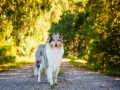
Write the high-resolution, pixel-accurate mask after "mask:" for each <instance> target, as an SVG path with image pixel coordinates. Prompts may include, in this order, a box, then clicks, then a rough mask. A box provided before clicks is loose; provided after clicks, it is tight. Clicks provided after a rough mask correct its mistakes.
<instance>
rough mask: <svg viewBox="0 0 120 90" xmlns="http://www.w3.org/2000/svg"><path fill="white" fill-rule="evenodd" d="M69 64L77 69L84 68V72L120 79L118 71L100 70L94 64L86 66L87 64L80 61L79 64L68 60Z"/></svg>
mask: <svg viewBox="0 0 120 90" xmlns="http://www.w3.org/2000/svg"><path fill="white" fill-rule="evenodd" d="M69 62H70V63H71V64H73V65H75V66H76V67H79V68H84V69H86V70H92V71H95V72H100V73H104V74H107V75H109V76H118V77H120V69H109V70H108V69H104V68H100V67H99V66H95V65H94V64H88V63H87V62H86V63H85V62H81V60H80V62H79V60H70V61H69Z"/></svg>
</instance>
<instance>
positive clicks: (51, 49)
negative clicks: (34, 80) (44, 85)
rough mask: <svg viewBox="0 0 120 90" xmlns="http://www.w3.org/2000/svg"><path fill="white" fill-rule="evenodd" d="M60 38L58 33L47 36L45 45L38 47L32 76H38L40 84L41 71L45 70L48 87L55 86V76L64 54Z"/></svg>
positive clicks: (60, 35)
mask: <svg viewBox="0 0 120 90" xmlns="http://www.w3.org/2000/svg"><path fill="white" fill-rule="evenodd" d="M62 38H63V36H62V34H60V33H57V34H49V39H48V41H47V43H46V44H41V45H39V46H38V48H37V51H36V64H35V69H34V75H35V76H37V75H38V82H40V77H41V71H42V70H43V69H45V70H46V74H47V79H48V81H49V83H50V85H53V84H57V76H58V73H59V69H60V65H61V62H62V56H63V54H64V47H63V41H62Z"/></svg>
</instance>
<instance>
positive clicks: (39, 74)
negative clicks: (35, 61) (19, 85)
mask: <svg viewBox="0 0 120 90" xmlns="http://www.w3.org/2000/svg"><path fill="white" fill-rule="evenodd" d="M40 78H41V70H40V68H39V69H38V83H39V82H40Z"/></svg>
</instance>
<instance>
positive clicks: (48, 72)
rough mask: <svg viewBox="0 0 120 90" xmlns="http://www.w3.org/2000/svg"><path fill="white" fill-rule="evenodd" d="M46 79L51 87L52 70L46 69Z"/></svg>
mask: <svg viewBox="0 0 120 90" xmlns="http://www.w3.org/2000/svg"><path fill="white" fill-rule="evenodd" d="M47 78H48V81H49V82H50V85H53V77H52V70H51V69H50V68H48V69H47Z"/></svg>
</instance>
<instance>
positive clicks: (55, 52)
mask: <svg viewBox="0 0 120 90" xmlns="http://www.w3.org/2000/svg"><path fill="white" fill-rule="evenodd" d="M63 53H64V49H63V46H61V48H51V47H50V45H49V44H47V45H46V55H47V57H48V64H49V68H50V69H51V71H53V72H54V71H56V70H57V68H59V67H60V64H61V61H62V56H63Z"/></svg>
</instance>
